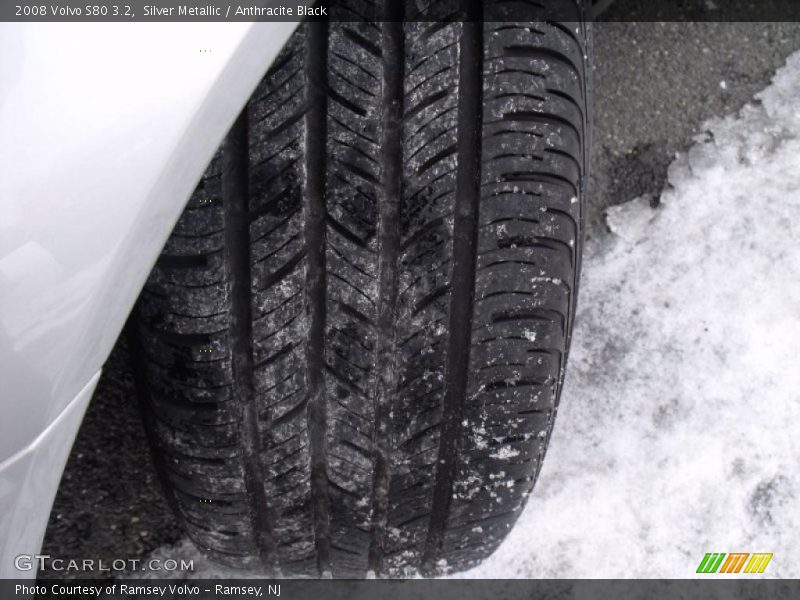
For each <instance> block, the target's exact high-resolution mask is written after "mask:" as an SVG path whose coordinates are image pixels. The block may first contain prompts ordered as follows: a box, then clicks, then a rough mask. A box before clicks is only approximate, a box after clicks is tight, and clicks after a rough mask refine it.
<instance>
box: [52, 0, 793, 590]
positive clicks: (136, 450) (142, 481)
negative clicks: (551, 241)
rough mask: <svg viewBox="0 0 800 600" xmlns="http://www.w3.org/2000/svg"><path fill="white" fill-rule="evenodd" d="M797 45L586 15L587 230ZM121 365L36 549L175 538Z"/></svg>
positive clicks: (122, 362)
mask: <svg viewBox="0 0 800 600" xmlns="http://www.w3.org/2000/svg"><path fill="white" fill-rule="evenodd" d="M611 10H612V11H613V8H612V9H611ZM610 14H611V15H612V16H613V13H610ZM798 49H800V23H626V22H610V23H598V24H596V25H595V72H594V102H595V110H594V133H593V176H592V178H593V191H592V197H591V199H590V209H589V219H588V225H589V227H588V235H589V236H590V237H592V236H601V235H604V234H605V232H606V228H605V224H604V220H603V211H604V209H605V208H606V207H608V206H609V205H613V204H619V203H622V202H626V201H628V200H631V199H633V198H636V197H638V196H641V195H643V194H651V195H652V196H653V198H657V196H658V192H659V191H660V190H661V189H662V188H663V186H664V184H665V182H666V174H667V167H668V166H669V164H670V163H671V162H672V159H673V158H674V155H675V153H676V152H680V151H682V150H685V149H687V148H688V147H689V146H690V145H691V143H692V139H693V137H694V136H695V135H698V134H701V133H702V123H703V122H704V121H705V120H706V119H708V118H711V117H714V116H723V115H725V114H728V113H731V112H734V111H737V110H738V109H739V108H741V107H742V106H743V105H744V104H746V103H747V102H748V101H751V100H752V97H753V94H754V93H756V92H758V91H759V90H761V89H763V88H764V87H766V86H767V85H768V83H769V81H770V78H771V76H772V74H773V73H774V72H775V70H776V69H777V68H778V67H780V66H781V65H782V64H783V63H784V61H785V59H786V57H787V56H788V55H789V54H791V53H792V52H794V51H796V50H798ZM798 108H799V109H800V107H798ZM129 365H130V363H129V355H128V349H127V345H126V344H125V343H124V340H121V341H120V342H119V343H118V344H117V346H116V348H115V349H114V351H113V353H112V355H111V357H110V359H109V361H108V363H107V364H106V366H105V370H104V374H103V377H102V379H101V380H100V384H99V386H98V389H97V392H96V394H95V397H94V399H93V401H92V403H91V405H90V407H89V410H88V412H87V414H86V418H85V421H84V423H83V426H82V428H81V430H80V432H79V434H78V438H77V440H76V443H75V446H74V448H73V451H72V454H71V456H70V458H69V462H68V464H67V468H66V470H65V473H64V477H63V480H62V483H61V487H60V489H59V493H58V496H57V497H56V501H55V504H54V507H53V511H52V514H51V516H50V523H49V526H48V530H47V535H46V537H45V541H44V547H43V554H49V555H51V556H52V557H53V558H64V559H93V560H95V561H98V560H102V561H104V563H106V564H110V563H111V562H112V561H113V560H115V559H125V560H131V559H141V558H143V557H145V556H146V555H147V554H148V553H149V552H151V551H152V550H154V549H155V548H157V547H159V546H162V545H165V544H171V543H174V542H176V541H178V540H179V539H180V538H181V537H182V533H181V530H180V527H179V525H178V523H177V521H176V519H175V518H174V517H173V515H172V514H171V512H170V509H169V507H168V506H167V504H166V502H165V501H164V496H163V494H162V492H161V489H160V487H159V482H158V479H157V476H156V474H155V471H154V469H153V467H152V464H151V461H150V457H149V455H148V449H147V443H146V440H145V435H144V430H143V427H142V423H141V418H140V415H139V410H138V403H137V399H136V394H135V391H134V386H133V379H132V374H131V369H130V366H129ZM95 564H97V563H95ZM64 575H65V573H62V572H55V571H52V570H48V571H44V572H42V573H41V574H40V576H41V577H43V578H48V577H62V576H64ZM68 575H69V576H71V577H109V576H111V575H112V573H111V572H100V571H97V570H96V569H95V570H89V571H84V572H81V573H69V574H68Z"/></svg>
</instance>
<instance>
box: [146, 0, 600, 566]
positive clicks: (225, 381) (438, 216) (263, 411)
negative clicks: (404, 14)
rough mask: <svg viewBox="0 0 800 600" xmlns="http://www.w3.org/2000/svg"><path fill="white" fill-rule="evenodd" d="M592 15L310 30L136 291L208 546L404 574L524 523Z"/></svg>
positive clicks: (564, 248)
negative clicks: (552, 19)
mask: <svg viewBox="0 0 800 600" xmlns="http://www.w3.org/2000/svg"><path fill="white" fill-rule="evenodd" d="M494 4H503V2H495V3H494ZM509 4H511V3H509ZM391 10H394V9H391ZM389 16H391V15H389ZM478 17H480V15H478ZM576 21H577V22H575V23H556V22H523V23H520V22H506V23H496V22H486V23H483V22H481V21H480V19H478V22H441V23H418V22H391V21H389V20H388V19H387V21H386V22H380V23H375V22H371V23H369V22H367V23H363V22H362V23H358V22H351V23H345V22H330V23H306V24H303V25H301V26H300V28H299V29H298V30H297V32H296V33H295V34H294V36H293V37H292V39H291V41H290V42H289V44H288V45H287V47H286V48H285V49H284V51H283V52H282V53H281V55H280V56H279V58H278V59H277V60H276V61H275V64H274V65H273V66H272V67H271V69H270V70H269V72H268V73H267V75H266V76H265V78H264V79H263V81H262V82H261V84H260V85H259V87H258V89H257V90H256V91H255V93H254V95H253V97H252V99H251V100H250V102H249V104H248V105H247V108H246V110H245V111H244V112H243V114H242V115H241V116H240V118H239V119H238V121H237V122H236V124H235V125H234V127H233V129H232V131H231V132H230V134H229V135H228V137H227V139H226V141H225V142H224V144H223V145H222V147H221V149H220V151H219V152H218V154H217V156H216V157H215V158H214V160H213V161H212V163H211V165H210V166H209V168H208V170H207V173H206V174H205V176H204V177H203V179H202V181H201V182H200V184H199V186H198V188H197V190H196V191H195V193H194V195H193V196H192V198H191V200H190V202H189V205H188V206H187V208H186V210H185V212H184V213H183V215H182V216H181V218H180V221H179V222H178V224H177V226H176V227H175V230H174V233H173V234H172V236H171V238H170V239H169V241H168V243H167V245H166V247H165V249H164V251H163V254H162V256H161V258H160V260H159V262H158V264H157V266H156V267H155V269H154V270H153V272H152V275H151V276H150V278H149V280H148V282H147V285H146V287H145V289H144V291H143V293H142V296H141V298H140V301H139V303H138V306H137V309H136V330H137V332H138V334H137V335H138V344H139V348H140V355H141V358H142V361H143V365H142V369H141V371H140V373H141V383H142V385H141V387H142V389H143V392H144V394H143V395H144V406H145V407H146V408H145V412H146V417H147V423H148V428H149V430H150V435H151V441H152V442H153V447H154V454H155V457H156V461H157V464H158V465H159V468H160V471H161V473H162V475H163V478H164V480H165V482H166V487H167V491H168V494H169V495H170V497H171V500H172V503H173V506H174V507H175V510H176V512H177V514H178V516H179V517H180V519H181V520H182V522H183V524H184V526H185V528H186V530H187V532H188V534H189V536H190V538H191V539H192V540H193V541H194V543H195V544H196V545H197V546H198V547H199V548H200V549H201V550H203V551H204V552H206V553H208V554H209V555H210V556H212V557H213V558H215V559H218V560H220V561H222V562H224V563H226V564H229V565H233V566H239V567H250V568H262V567H266V568H267V569H268V570H269V571H270V572H272V573H276V574H282V575H289V576H292V575H314V576H316V575H323V576H327V575H332V576H334V577H363V576H365V575H367V574H369V573H370V572H371V573H375V574H378V575H379V576H381V575H389V576H399V575H409V574H414V573H417V572H421V573H424V574H434V573H441V572H445V571H451V570H460V569H464V568H467V567H470V566H472V565H474V564H476V563H478V562H479V561H480V560H481V559H483V558H484V557H486V556H488V555H489V554H490V553H491V552H492V551H493V550H494V549H495V548H496V547H497V546H498V544H499V543H500V542H501V540H502V539H503V537H504V536H505V535H506V534H507V533H508V531H509V529H510V527H511V525H512V524H513V523H514V521H515V520H516V519H517V517H518V515H519V513H520V511H521V509H522V507H523V506H524V504H525V501H526V498H527V497H528V495H529V494H530V493H531V490H532V488H533V485H534V481H535V479H536V477H537V475H538V473H539V469H540V467H541V463H542V458H543V456H544V453H545V449H546V446H547V442H548V440H549V436H550V432H551V429H552V426H553V420H554V417H555V413H556V408H557V406H558V398H559V393H560V389H561V385H562V381H563V377H564V366H565V359H566V354H567V350H568V347H569V339H570V331H571V328H572V320H573V315H574V311H575V301H576V294H577V286H578V273H579V270H580V254H581V245H582V243H581V241H582V211H581V206H582V203H583V199H584V197H585V193H586V182H587V153H586V149H587V147H588V139H587V134H588V126H587V109H588V103H587V94H588V91H587V75H588V68H589V67H588V66H587V65H588V58H587V56H588V53H589V49H588V44H587V37H588V34H587V27H586V25H585V24H583V23H582V22H580V15H579V13H578V12H577V9H576Z"/></svg>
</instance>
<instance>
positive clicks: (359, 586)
mask: <svg viewBox="0 0 800 600" xmlns="http://www.w3.org/2000/svg"><path fill="white" fill-rule="evenodd" d="M798 597H800V580H757V579H747V580H738V581H737V580H733V579H717V580H710V579H686V580H636V579H626V580H605V579H583V580H506V579H497V580H494V579H481V580H471V579H411V580H365V581H352V580H298V579H283V580H276V579H236V580H233V579H216V580H215V579H205V580H165V579H162V580H159V579H137V580H132V579H131V580H122V579H118V580H99V579H98V580H88V579H73V580H45V581H40V582H36V581H30V580H13V579H5V580H0V598H2V599H3V600H6V599H11V598H20V599H22V598H30V599H31V600H33V599H35V598H80V599H83V598H100V599H103V600H115V599H123V598H125V599H132V598H136V599H141V600H156V599H170V600H172V599H178V598H180V599H181V600H183V599H185V598H197V599H199V600H207V599H218V598H219V599H225V600H227V599H228V598H236V599H240V598H270V599H272V598H285V599H289V600H307V599H308V600H312V599H314V600H317V599H320V600H322V599H324V600H418V599H423V598H435V599H436V600H534V599H539V598H548V599H549V598H555V599H558V600H562V599H563V600H567V599H573V598H574V599H576V600H584V599H586V600H588V599H590V598H608V599H613V600H624V599H628V598H630V599H637V600H638V599H640V598H648V599H650V598H669V599H670V600H679V599H684V598H685V599H695V598H698V599H702V600H711V599H719V600H733V599H743V600H744V599H748V600H749V599H756V598H770V599H783V598H787V599H788V598H798Z"/></svg>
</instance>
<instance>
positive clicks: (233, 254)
mask: <svg viewBox="0 0 800 600" xmlns="http://www.w3.org/2000/svg"><path fill="white" fill-rule="evenodd" d="M248 162H249V158H248V129H247V114H246V113H242V114H241V115H240V116H239V118H238V119H237V121H236V123H235V124H234V126H233V128H232V129H231V133H230V134H229V135H228V138H227V139H226V141H225V145H224V147H223V152H222V163H223V164H222V195H223V198H224V208H225V230H226V231H225V235H226V242H227V244H226V245H227V248H228V252H227V255H226V260H227V261H228V268H229V272H230V279H231V305H230V306H231V314H230V321H231V325H230V330H231V338H232V348H231V355H232V363H233V371H234V381H233V394H234V397H236V398H238V399H239V403H240V406H241V411H242V412H241V417H240V418H241V435H242V440H243V442H242V445H243V446H244V448H243V450H244V461H243V462H244V471H245V487H246V489H247V495H248V498H249V502H250V506H251V511H252V514H253V517H252V518H253V530H254V538H255V539H254V542H255V544H256V547H257V548H258V552H259V558H260V560H261V562H262V564H263V565H264V566H265V567H267V568H270V566H271V563H272V561H273V560H274V541H273V537H272V519H271V515H270V509H269V503H268V500H267V494H266V490H265V488H264V484H263V477H264V465H263V463H262V461H261V454H260V448H261V433H260V431H259V422H258V408H257V406H256V395H255V384H254V380H253V345H252V340H253V330H252V310H251V302H250V294H251V274H250V233H249V216H248V213H249V198H248V196H249V194H248ZM267 425H268V424H267Z"/></svg>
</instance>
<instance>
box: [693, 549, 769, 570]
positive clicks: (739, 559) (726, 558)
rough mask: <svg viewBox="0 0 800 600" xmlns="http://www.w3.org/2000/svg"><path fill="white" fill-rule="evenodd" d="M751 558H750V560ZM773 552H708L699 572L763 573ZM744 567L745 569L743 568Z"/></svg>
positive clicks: (699, 567)
mask: <svg viewBox="0 0 800 600" xmlns="http://www.w3.org/2000/svg"><path fill="white" fill-rule="evenodd" d="M748 558H749V560H748ZM771 560H772V553H766V552H756V553H753V554H750V553H749V552H732V553H730V554H726V553H725V552H707V553H706V555H705V556H704V557H703V560H701V561H700V564H699V565H698V567H697V572H698V573H720V574H721V573H742V572H744V573H763V572H764V571H765V570H766V568H767V565H768V564H769V562H770V561H771ZM743 568H744V571H742V569H743Z"/></svg>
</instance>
